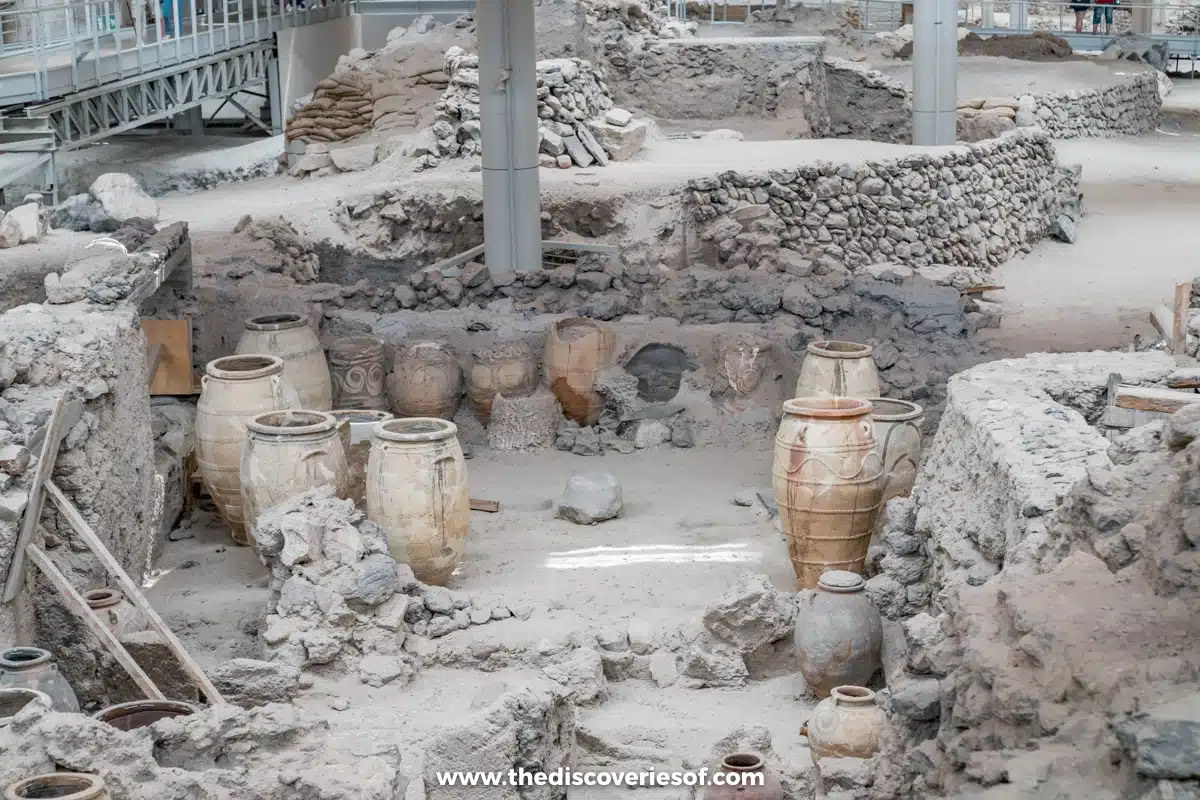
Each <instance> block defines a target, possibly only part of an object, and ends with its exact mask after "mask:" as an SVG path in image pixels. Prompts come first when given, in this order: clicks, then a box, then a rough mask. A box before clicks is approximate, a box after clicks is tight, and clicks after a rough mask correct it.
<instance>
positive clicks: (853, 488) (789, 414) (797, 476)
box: [771, 397, 883, 589]
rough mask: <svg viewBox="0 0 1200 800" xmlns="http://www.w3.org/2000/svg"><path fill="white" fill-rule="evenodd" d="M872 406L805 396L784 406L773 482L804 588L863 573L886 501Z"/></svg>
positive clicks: (851, 401)
mask: <svg viewBox="0 0 1200 800" xmlns="http://www.w3.org/2000/svg"><path fill="white" fill-rule="evenodd" d="M870 414H871V404H870V402H868V401H866V400H858V399H854V398H848V397H847V398H833V397H802V398H795V399H792V400H788V401H786V402H784V404H783V419H782V420H781V421H780V423H779V431H778V433H777V434H776V435H775V460H774V464H773V466H772V470H771V473H772V478H773V482H774V488H775V500H776V502H777V504H778V507H779V521H780V525H781V527H782V529H783V534H784V536H785V538H786V539H787V542H788V556H789V557H790V558H791V561H792V569H793V570H794V571H795V573H796V580H797V582H798V583H799V584H800V587H801V588H802V589H812V588H815V587H816V585H817V580H818V579H819V578H820V577H821V573H823V572H825V571H827V570H831V569H833V570H849V571H851V572H858V573H861V572H862V571H863V568H864V566H865V565H866V558H867V546H868V545H869V544H870V540H871V533H872V530H873V528H874V525H875V518H876V516H877V515H878V513H879V507H880V505H881V497H882V495H883V462H882V460H881V459H880V458H879V454H878V453H877V452H876V451H875V433H874V429H873V428H872V425H871V419H870Z"/></svg>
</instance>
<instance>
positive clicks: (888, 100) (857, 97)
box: [823, 58, 912, 144]
mask: <svg viewBox="0 0 1200 800" xmlns="http://www.w3.org/2000/svg"><path fill="white" fill-rule="evenodd" d="M823 64H824V67H825V85H826V92H825V94H826V98H827V101H826V104H827V109H828V112H829V135H830V136H832V137H835V138H838V139H869V140H871V141H875V142H895V143H897V144H908V143H909V142H911V141H912V98H911V95H910V92H909V91H908V88H907V87H906V86H904V84H902V83H900V82H899V81H895V80H892V79H891V78H888V77H887V76H886V75H884V74H883V73H882V72H879V71H878V70H873V69H871V68H870V66H868V65H866V64H861V63H859V62H856V61H847V60H846V59H844V58H826V59H824V61H823Z"/></svg>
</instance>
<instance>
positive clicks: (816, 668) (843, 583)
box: [794, 570, 883, 698]
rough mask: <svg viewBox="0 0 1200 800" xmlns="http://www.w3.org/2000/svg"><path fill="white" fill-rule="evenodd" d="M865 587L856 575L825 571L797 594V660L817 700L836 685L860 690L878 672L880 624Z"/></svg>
mask: <svg viewBox="0 0 1200 800" xmlns="http://www.w3.org/2000/svg"><path fill="white" fill-rule="evenodd" d="M865 587H866V582H865V581H863V578H862V576H861V575H859V574H857V573H854V572H847V571H845V570H830V571H829V572H826V573H824V574H822V575H821V577H820V578H819V579H818V580H817V588H816V589H813V590H808V591H804V592H801V594H800V598H799V600H800V603H799V606H800V607H799V613H798V614H797V615H796V630H795V637H794V640H795V644H796V659H797V661H798V662H799V666H800V672H801V674H803V675H804V680H805V681H807V683H808V688H809V689H810V690H812V693H813V694H815V695H816V696H817V697H818V698H824V697H828V696H829V693H830V692H831V691H832V690H833V687H835V686H842V685H846V684H849V685H852V686H861V685H862V684H865V683H867V682H868V681H869V680H871V676H872V675H874V674H875V671H876V670H877V669H879V666H880V648H881V646H882V644H883V620H882V619H881V618H880V616H879V610H878V609H876V608H875V606H874V604H872V603H871V598H870V597H868V596H867V593H866V591H865Z"/></svg>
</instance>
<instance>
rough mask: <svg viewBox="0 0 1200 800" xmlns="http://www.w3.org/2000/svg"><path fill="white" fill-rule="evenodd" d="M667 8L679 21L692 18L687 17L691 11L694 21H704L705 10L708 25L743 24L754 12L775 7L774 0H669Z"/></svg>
mask: <svg viewBox="0 0 1200 800" xmlns="http://www.w3.org/2000/svg"><path fill="white" fill-rule="evenodd" d="M689 6H691V8H689ZM668 8H669V10H670V13H671V16H672V17H674V18H675V19H677V20H679V21H680V22H687V21H688V19H689V18H692V17H689V13H692V12H694V13H695V17H694V19H695V20H696V21H705V20H704V14H705V11H706V10H707V12H708V19H707V22H708V23H709V24H710V25H744V24H745V23H746V22H749V21H750V15H751V14H753V13H754V12H756V11H766V10H767V9H768V8H775V0H734V2H730V0H701V2H696V0H692V2H690V3H689V2H688V0H669V2H668ZM731 10H732V12H733V13H732V15H731V14H730V11H731Z"/></svg>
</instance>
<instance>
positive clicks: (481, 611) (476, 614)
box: [471, 608, 492, 625]
mask: <svg viewBox="0 0 1200 800" xmlns="http://www.w3.org/2000/svg"><path fill="white" fill-rule="evenodd" d="M491 620H492V612H491V611H489V610H488V609H486V608H473V609H471V624H472V625H483V624H484V623H486V622H491Z"/></svg>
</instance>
